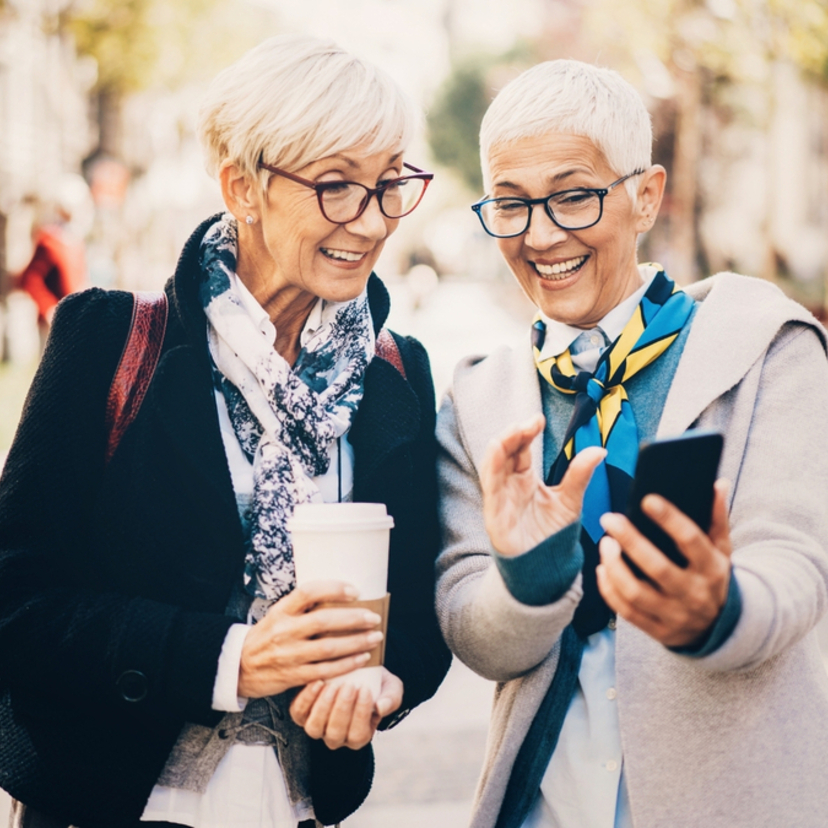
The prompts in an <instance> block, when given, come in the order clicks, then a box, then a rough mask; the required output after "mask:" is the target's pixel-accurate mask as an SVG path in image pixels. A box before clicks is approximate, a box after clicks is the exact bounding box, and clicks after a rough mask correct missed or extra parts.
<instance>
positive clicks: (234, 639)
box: [213, 624, 250, 713]
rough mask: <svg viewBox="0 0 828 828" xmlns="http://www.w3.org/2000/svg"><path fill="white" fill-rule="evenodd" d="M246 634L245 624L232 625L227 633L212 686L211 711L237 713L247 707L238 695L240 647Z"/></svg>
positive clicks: (247, 628)
mask: <svg viewBox="0 0 828 828" xmlns="http://www.w3.org/2000/svg"><path fill="white" fill-rule="evenodd" d="M248 632H250V627H249V626H248V625H247V624H233V626H232V627H230V629H229V630H228V631H227V637H226V638H225V639H224V644H223V645H222V647H221V655H219V660H218V669H217V670H216V683H215V684H214V685H213V710H223V711H226V712H228V713H238V712H239V711H241V710H244V708H245V707H246V705H247V699H243V698H242V697H241V696H239V695H238V687H239V664H240V663H241V654H242V647H243V646H244V639H245V638H246V636H247V633H248Z"/></svg>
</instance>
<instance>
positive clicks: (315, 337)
mask: <svg viewBox="0 0 828 828" xmlns="http://www.w3.org/2000/svg"><path fill="white" fill-rule="evenodd" d="M415 126H416V116H415V111H414V110H413V108H412V106H411V104H410V103H409V102H408V100H407V99H406V97H405V96H404V95H403V94H402V93H401V91H400V90H399V89H398V87H397V86H396V84H394V82H393V81H391V80H390V79H389V78H388V77H387V76H386V75H384V74H383V73H382V72H380V71H379V70H378V69H376V68H375V67H374V66H371V65H370V64H368V63H366V62H364V61H361V60H359V59H358V58H355V57H354V56H352V55H350V54H348V53H347V52H345V51H344V50H342V49H341V48H339V47H338V46H337V45H336V44H334V43H331V42H328V41H322V40H317V39H314V38H310V37H302V36H294V37H278V38H273V39H271V40H267V41H265V42H263V43H262V44H260V45H259V46H258V47H257V48H255V49H253V50H252V51H251V52H249V53H248V54H246V55H245V56H244V57H242V58H241V59H240V60H239V61H238V62H237V63H236V64H234V65H233V66H231V67H229V68H228V69H226V70H225V71H224V72H222V73H221V74H220V75H219V76H218V77H217V78H216V79H215V81H214V82H213V84H212V86H211V87H210V89H209V91H208V92H207V95H206V98H205V101H204V104H203V106H202V110H201V115H200V122H199V134H200V137H201V141H202V143H203V146H204V149H205V153H206V158H207V167H208V169H209V170H210V172H211V173H212V174H213V175H215V176H216V177H217V178H218V180H219V182H220V185H221V192H222V195H223V198H224V202H225V205H226V208H227V209H226V212H224V213H222V214H218V215H215V216H212V217H210V218H208V219H207V220H206V221H204V222H203V223H202V224H201V225H200V226H199V227H198V228H197V229H196V230H195V232H194V233H193V235H192V236H191V238H190V239H189V241H188V242H187V244H186V245H185V247H184V250H183V252H182V254H181V258H180V260H179V263H178V267H177V269H176V272H175V274H174V276H173V277H172V278H171V279H170V281H169V282H168V283H167V285H166V287H165V293H164V295H163V297H162V296H159V297H158V298H157V300H156V302H155V304H154V307H162V308H164V307H167V308H168V316H167V319H166V323H165V326H164V323H162V327H161V328H160V335H159V334H157V333H156V336H155V338H156V340H157V344H158V347H159V348H160V352H159V358H158V362H157V366H156V367H155V369H154V372H152V373H151V374H150V378H149V385H148V388H146V393H145V396H144V398H143V403H142V404H140V408H138V410H137V415H136V416H134V418H133V419H132V420H131V421H130V423H129V425H128V426H127V427H126V430H125V431H124V432H123V433H122V434H120V433H118V434H117V437H118V439H115V440H114V441H113V431H112V430H111V427H110V424H109V422H108V420H107V419H106V417H105V409H106V408H107V400H108V399H109V401H110V402H112V395H111V393H110V392H109V388H110V384H111V383H112V378H113V374H114V373H115V372H116V367H117V370H118V375H119V376H120V375H121V371H122V366H123V361H121V354H122V352H124V349H125V344H124V343H125V341H126V339H127V334H128V331H130V330H131V325H132V323H131V319H132V314H133V307H134V306H137V305H136V302H137V301H138V300H134V298H133V296H132V295H130V294H127V293H124V292H119V291H112V292H105V291H102V290H97V289H93V290H91V291H87V292H85V293H82V294H78V295H76V296H74V297H72V298H70V299H69V300H67V301H66V302H63V303H62V304H61V305H60V307H59V308H58V311H57V314H56V316H55V321H54V326H53V328H52V333H51V336H50V339H49V343H48V346H47V348H46V351H45V354H44V357H43V362H42V364H41V366H40V369H39V371H38V374H37V376H36V378H35V381H34V383H33V386H32V389H31V392H30V395H29V400H28V404H27V408H26V412H25V414H24V417H23V420H22V422H21V425H20V429H19V431H18V434H17V436H16V438H15V442H14V444H13V446H12V448H11V451H10V452H9V456H8V459H7V462H6V465H5V470H4V473H3V477H2V482H0V660H1V661H2V664H3V675H4V682H3V690H4V693H3V695H2V700H0V745H1V746H2V747H0V785H2V786H3V787H4V788H5V789H6V790H8V791H9V792H10V793H11V794H12V796H13V797H15V800H16V802H15V819H16V824H17V825H19V826H21V828H22V827H23V826H25V828H38V826H40V827H41V828H46V827H47V826H48V827H49V828H56V826H68V825H70V824H71V825H74V826H77V828H140V827H141V826H149V825H166V826H170V825H178V826H190V828H297V826H314V825H330V824H334V823H338V822H340V821H341V820H342V819H344V818H345V817H346V816H348V815H349V814H350V813H352V812H353V811H354V810H355V809H356V808H357V807H358V806H359V805H360V804H361V802H362V801H363V800H364V798H365V796H366V795H367V793H368V790H369V788H370V785H371V779H372V775H373V755H372V750H371V744H370V743H371V739H372V737H373V735H374V732H375V731H376V730H377V728H380V729H382V728H387V727H390V726H392V725H394V724H395V723H396V722H398V721H399V720H400V719H401V718H402V717H403V716H404V715H405V714H406V713H407V712H408V711H409V710H410V709H411V708H412V707H414V706H415V705H417V704H419V703H420V702H422V701H424V700H425V699H427V698H429V697H430V696H431V695H432V694H433V693H434V691H435V690H436V688H437V686H438V685H439V683H440V681H441V680H442V678H443V676H444V675H445V672H446V670H447V669H448V664H449V658H450V657H449V654H448V650H447V648H446V647H445V644H444V643H443V641H442V638H441V636H440V633H439V629H438V627H437V622H436V618H435V615H434V609H433V565H434V559H435V557H436V553H437V548H438V534H439V532H438V528H437V510H436V478H435V454H436V443H435V440H434V425H435V423H434V420H435V405H434V390H433V386H432V382H431V376H430V371H429V364H428V358H427V356H426V354H425V352H424V350H423V348H422V346H421V345H420V344H419V343H418V342H417V341H416V340H413V339H411V338H408V337H400V336H398V335H396V334H392V333H390V332H389V331H388V330H387V329H385V328H384V327H383V326H384V323H385V320H386V318H387V316H388V312H389V298H388V293H387V291H386V290H385V288H384V286H383V284H382V282H380V280H379V279H378V278H377V277H376V276H375V275H374V274H373V273H372V268H373V266H374V263H375V262H376V260H377V258H378V256H379V254H380V252H381V250H382V248H383V245H384V243H385V240H386V239H387V238H388V236H389V235H390V234H391V233H393V232H394V230H395V229H396V227H397V224H398V222H399V220H400V219H401V218H402V217H403V216H405V215H407V214H408V213H410V212H411V211H412V210H414V209H415V207H416V206H417V205H418V204H419V201H420V199H421V198H422V196H423V194H424V193H425V190H426V188H427V186H428V183H429V182H430V180H431V177H432V176H431V174H430V173H426V172H423V171H422V170H420V169H418V168H416V167H414V166H412V165H410V164H408V163H406V162H404V161H403V153H404V151H405V148H406V146H407V144H408V141H409V140H410V138H411V135H412V133H413V131H414V128H415ZM164 297H166V306H165V300H164ZM143 318H144V317H142V319H143ZM162 318H163V317H162ZM156 319H157V317H156ZM156 330H157V329H156ZM161 336H163V341H162V339H161ZM147 339H148V341H149V340H150V339H151V337H147ZM125 358H126V362H127V364H129V363H130V362H132V361H134V360H138V361H140V359H141V358H140V356H139V355H138V354H135V353H132V352H127V353H126V354H125ZM119 362H120V364H119ZM348 500H354V501H364V502H372V503H382V504H385V506H386V509H387V512H388V513H389V514H390V515H391V516H392V517H393V519H394V524H395V528H394V529H393V530H392V532H391V544H390V557H389V577H388V587H389V592H390V593H391V594H392V596H393V600H392V602H391V609H390V615H389V617H388V623H387V634H384V633H383V632H382V630H381V629H379V628H378V625H379V624H380V621H381V617H380V615H378V614H377V613H375V612H373V611H371V610H370V609H367V608H365V607H362V606H358V605H352V604H353V602H354V600H355V599H356V598H357V597H358V596H357V591H356V589H355V588H354V587H353V586H352V585H351V584H349V583H346V582H340V581H315V582H308V583H303V585H302V586H301V587H297V586H296V580H295V573H294V566H293V548H292V543H291V536H290V533H289V532H288V520H289V518H290V517H291V516H292V515H293V511H294V508H295V507H296V506H298V505H300V504H304V503H307V502H326V503H332V502H339V501H348ZM45 502H48V503H49V504H50V508H49V509H48V510H44V508H43V504H44V503H45ZM332 544H333V548H334V549H335V544H336V541H335V540H334V541H333V542H332ZM331 604H334V605H339V606H330V605H331ZM349 605H351V606H349ZM381 644H382V646H384V648H385V655H384V666H383V667H381V668H378V669H380V670H381V673H382V682H381V686H380V689H379V691H378V695H377V697H376V698H374V697H373V695H372V693H371V691H369V690H368V689H367V688H365V687H362V688H356V687H354V686H352V685H351V684H350V683H348V681H347V680H345V681H344V683H340V682H330V683H329V682H328V680H329V679H333V678H337V677H339V676H343V675H344V674H346V673H349V672H351V671H352V670H354V669H355V668H358V667H360V666H362V665H365V664H366V663H369V659H372V658H373V657H374V654H375V653H376V652H377V651H378V648H379V647H380V645H381ZM370 663H373V662H370ZM379 663H382V662H380V661H379V660H377V664H379Z"/></svg>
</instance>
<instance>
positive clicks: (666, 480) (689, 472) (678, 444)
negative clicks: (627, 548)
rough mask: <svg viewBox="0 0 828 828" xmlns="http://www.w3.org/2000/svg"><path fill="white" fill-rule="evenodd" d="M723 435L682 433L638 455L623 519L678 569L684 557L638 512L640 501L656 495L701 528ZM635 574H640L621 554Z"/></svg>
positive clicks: (705, 525) (706, 521) (706, 524)
mask: <svg viewBox="0 0 828 828" xmlns="http://www.w3.org/2000/svg"><path fill="white" fill-rule="evenodd" d="M723 444H724V438H723V437H722V435H721V434H719V433H718V432H716V431H699V430H696V431H688V432H686V433H685V434H682V435H681V436H679V437H671V438H667V439H661V440H652V441H650V442H646V443H642V444H641V449H640V451H639V453H638V461H637V463H636V468H635V477H634V479H633V484H632V489H631V491H630V497H629V501H628V503H627V517H628V518H629V519H630V520H631V521H632V523H633V524H634V525H635V527H636V528H637V529H638V531H639V532H641V534H642V535H644V537H646V538H647V539H648V540H650V541H651V542H652V543H653V544H654V545H655V546H657V547H658V548H659V549H660V550H661V551H662V552H663V553H664V554H665V555H666V556H667V557H668V558H669V559H670V560H671V561H673V563H675V564H677V565H678V566H680V567H682V568H684V567H686V566H687V558H685V557H684V555H682V553H681V552H680V551H679V550H678V548H677V547H676V545H675V543H673V540H672V538H670V536H669V535H667V534H666V533H665V532H664V531H662V530H661V529H660V528H659V527H658V526H657V525H656V524H655V523H653V521H651V520H650V519H649V518H648V517H647V516H646V515H644V513H643V512H642V511H641V499H642V498H643V497H644V496H645V495H647V494H659V495H661V496H662V497H664V498H666V499H667V500H669V501H670V502H671V503H673V504H674V505H675V506H677V507H678V508H679V509H680V510H681V511H682V512H684V514H686V515H687V516H688V517H689V518H691V519H692V520H693V521H695V523H696V524H698V526H699V527H700V528H701V529H702V530H703V531H705V532H707V531H709V529H710V521H711V518H712V513H713V494H714V493H713V484H714V483H715V482H716V476H717V474H718V470H719V458H720V457H721V454H722V446H723ZM624 560H625V561H626V562H627V565H628V566H629V567H630V569H632V571H633V572H634V573H635V575H636V576H637V577H638V578H642V579H645V578H646V576H645V575H644V573H643V572H642V571H641V570H640V569H639V567H637V566H636V565H635V564H634V563H633V562H632V561H631V560H630V559H629V558H628V557H627V555H626V553H624Z"/></svg>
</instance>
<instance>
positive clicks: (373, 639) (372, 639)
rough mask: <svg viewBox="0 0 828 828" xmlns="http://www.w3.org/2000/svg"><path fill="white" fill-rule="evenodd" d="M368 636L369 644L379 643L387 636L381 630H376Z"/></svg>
mask: <svg viewBox="0 0 828 828" xmlns="http://www.w3.org/2000/svg"><path fill="white" fill-rule="evenodd" d="M367 637H368V643H369V644H379V643H380V641H382V639H383V638H384V637H385V636H384V635H383V634H382V633H381V632H380V631H379V630H374V632H370V633H368V636H367Z"/></svg>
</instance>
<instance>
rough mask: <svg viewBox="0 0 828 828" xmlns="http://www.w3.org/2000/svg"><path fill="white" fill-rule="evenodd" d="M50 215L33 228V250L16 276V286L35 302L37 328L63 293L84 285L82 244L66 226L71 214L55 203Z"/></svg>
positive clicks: (46, 321)
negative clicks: (48, 218)
mask: <svg viewBox="0 0 828 828" xmlns="http://www.w3.org/2000/svg"><path fill="white" fill-rule="evenodd" d="M54 217H55V220H54V221H48V222H44V223H43V224H41V225H40V226H39V227H38V228H37V229H36V230H35V233H34V245H35V250H34V254H33V255H32V258H31V261H30V262H29V264H28V265H26V267H25V268H24V270H23V271H22V272H21V273H20V274H19V276H18V279H17V283H18V287H19V288H20V289H21V290H25V291H26V292H27V293H28V294H29V296H31V297H32V299H33V300H34V301H35V304H36V305H37V315H38V322H39V324H40V326H41V330H43V329H44V328H45V329H48V327H49V325H51V322H52V316H53V315H54V313H55V308H56V307H57V303H58V302H59V301H60V300H61V299H63V297H64V296H68V295H69V294H70V293H76V292H77V291H79V290H83V289H84V288H85V287H88V283H87V275H86V253H85V249H84V244H83V242H82V241H81V240H80V239H79V238H77V237H76V236H75V235H74V234H73V233H72V232H71V231H70V230H69V227H68V224H69V222H70V220H71V218H72V216H71V214H70V213H69V211H68V209H67V208H66V207H64V206H58V207H56V208H55V213H54Z"/></svg>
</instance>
